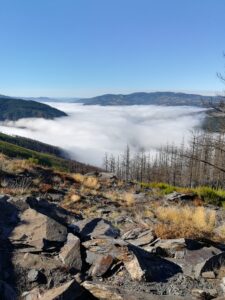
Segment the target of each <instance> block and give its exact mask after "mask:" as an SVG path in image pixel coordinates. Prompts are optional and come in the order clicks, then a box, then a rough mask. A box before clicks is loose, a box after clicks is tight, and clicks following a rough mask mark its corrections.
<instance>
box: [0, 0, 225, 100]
mask: <svg viewBox="0 0 225 300" xmlns="http://www.w3.org/2000/svg"><path fill="white" fill-rule="evenodd" d="M224 15H225V1H224V0H37V1H31V0H0V42H1V43H0V94H8V95H17V96H54V97H56V96H58V97H61V96H67V97H70V96H71V97H86V96H87V97H88V96H92V95H98V94H103V93H120V92H121V93H129V92H134V91H154V90H174V91H189V92H193V91H195V92H202V93H210V92H214V91H222V90H223V89H224V87H225V86H223V84H222V83H221V82H220V81H219V80H218V78H217V77H216V73H217V72H224V74H225V59H224V58H223V52H224V51H225V24H224Z"/></svg>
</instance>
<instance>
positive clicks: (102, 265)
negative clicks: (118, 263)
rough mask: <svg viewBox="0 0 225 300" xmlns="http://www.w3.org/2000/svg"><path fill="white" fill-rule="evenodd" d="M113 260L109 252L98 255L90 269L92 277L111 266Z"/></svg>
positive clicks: (97, 275) (100, 274)
mask: <svg viewBox="0 0 225 300" xmlns="http://www.w3.org/2000/svg"><path fill="white" fill-rule="evenodd" d="M113 260H114V259H113V257H112V256H111V255H109V254H108V255H103V256H100V257H98V258H97V260H96V261H95V262H94V263H93V265H92V268H91V269H90V272H89V273H90V275H91V276H93V277H95V276H96V277H101V276H103V275H104V274H105V273H106V272H107V271H108V270H109V268H110V267H111V265H112V263H113Z"/></svg>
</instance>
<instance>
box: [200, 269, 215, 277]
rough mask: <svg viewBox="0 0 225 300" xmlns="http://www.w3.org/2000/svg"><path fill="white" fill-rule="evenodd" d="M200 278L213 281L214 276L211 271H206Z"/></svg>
mask: <svg viewBox="0 0 225 300" xmlns="http://www.w3.org/2000/svg"><path fill="white" fill-rule="evenodd" d="M202 277H203V278H207V279H215V278H216V275H215V273H214V272H213V271H208V272H207V271H206V272H202Z"/></svg>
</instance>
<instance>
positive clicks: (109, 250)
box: [83, 238, 181, 281]
mask: <svg viewBox="0 0 225 300" xmlns="http://www.w3.org/2000/svg"><path fill="white" fill-rule="evenodd" d="M83 246H84V247H85V248H86V249H88V251H90V252H94V253H97V255H111V256H112V257H113V258H114V259H116V260H118V261H121V262H122V263H123V264H124V266H125V268H126V269H127V271H128V273H129V274H130V277H131V279H133V280H137V281H142V280H145V279H147V280H156V281H157V280H164V279H166V278H168V277H171V276H173V275H174V274H176V273H179V272H181V268H180V267H179V266H178V265H176V264H175V263H172V262H170V261H168V260H166V259H163V258H160V257H159V256H157V255H153V254H150V253H148V252H146V251H144V250H142V249H141V248H139V247H136V246H134V245H131V244H128V243H126V242H125V241H122V240H116V239H106V238H104V239H93V240H90V241H87V242H84V243H83Z"/></svg>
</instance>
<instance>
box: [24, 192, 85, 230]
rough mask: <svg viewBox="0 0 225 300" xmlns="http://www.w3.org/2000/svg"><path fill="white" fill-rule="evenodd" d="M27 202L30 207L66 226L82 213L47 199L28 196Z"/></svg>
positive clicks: (76, 219) (75, 220) (79, 217)
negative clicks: (71, 210)
mask: <svg viewBox="0 0 225 300" xmlns="http://www.w3.org/2000/svg"><path fill="white" fill-rule="evenodd" d="M26 202H27V203H28V204H29V206H30V208H32V209H34V210H36V211H37V212H39V213H42V214H43V215H46V216H48V217H50V218H52V219H53V220H55V221H56V222H58V223H60V224H62V225H64V226H69V225H71V224H73V223H75V222H77V221H78V220H80V219H81V216H80V215H77V214H74V213H71V212H69V211H67V210H66V209H64V208H62V207H60V206H58V205H56V204H55V203H50V202H48V201H47V200H45V199H37V198H34V197H27V198H26Z"/></svg>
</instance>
